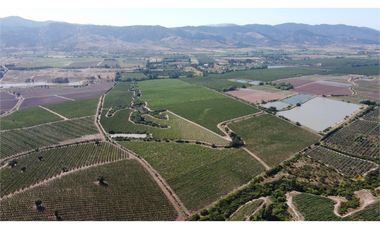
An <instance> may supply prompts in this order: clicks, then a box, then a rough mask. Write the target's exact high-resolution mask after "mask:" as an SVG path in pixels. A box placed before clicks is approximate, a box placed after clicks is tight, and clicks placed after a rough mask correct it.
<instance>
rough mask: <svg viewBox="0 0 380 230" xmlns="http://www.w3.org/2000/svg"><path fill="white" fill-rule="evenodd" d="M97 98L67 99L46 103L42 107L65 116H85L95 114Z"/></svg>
mask: <svg viewBox="0 0 380 230" xmlns="http://www.w3.org/2000/svg"><path fill="white" fill-rule="evenodd" d="M98 102H99V99H98V98H94V99H87V100H79V101H67V102H62V103H57V104H48V105H44V107H46V108H48V109H50V110H52V111H54V112H57V113H59V114H61V115H62V116H64V117H67V118H76V117H85V116H91V115H95V113H96V108H97V107H98Z"/></svg>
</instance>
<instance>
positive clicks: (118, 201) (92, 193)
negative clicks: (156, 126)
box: [0, 160, 177, 221]
mask: <svg viewBox="0 0 380 230" xmlns="http://www.w3.org/2000/svg"><path fill="white" fill-rule="evenodd" d="M100 175H102V176H103V177H104V179H105V182H104V184H103V185H100V184H99V183H97V180H96V179H97V177H98V176H100ZM38 198H39V199H41V200H42V204H41V207H40V211H39V210H37V209H36V205H35V200H36V199H38ZM0 204H1V205H0V208H1V212H0V215H1V216H0V218H1V220H12V221H15V220H23V221H25V220H29V221H30V220H34V221H36V220H50V221H53V220H56V217H55V216H54V214H53V213H54V209H57V210H58V216H59V219H62V220H66V221H67V220H69V221H79V220H87V221H89V220H101V221H116V220H118V221H168V220H174V219H175V218H176V216H177V213H176V211H175V209H174V207H173V206H172V205H171V203H170V202H169V200H168V199H167V197H166V196H165V195H164V194H163V192H162V190H161V189H160V188H159V187H158V185H157V183H156V182H155V181H154V180H153V178H152V177H151V176H150V175H149V173H148V172H147V171H146V170H145V169H144V167H143V166H141V165H140V164H139V162H137V161H136V160H122V161H119V162H113V163H109V164H105V165H100V166H96V167H91V168H88V169H85V170H81V171H78V172H74V173H71V174H67V175H65V176H62V177H61V178H57V179H56V180H53V181H51V182H50V183H46V184H43V185H40V186H37V187H35V188H32V189H29V190H26V191H23V192H21V193H18V194H15V195H13V196H12V197H9V198H4V199H2V200H1V201H0Z"/></svg>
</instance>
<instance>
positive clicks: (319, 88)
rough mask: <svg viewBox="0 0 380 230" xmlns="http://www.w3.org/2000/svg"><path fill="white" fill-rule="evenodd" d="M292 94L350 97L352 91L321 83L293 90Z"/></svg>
mask: <svg viewBox="0 0 380 230" xmlns="http://www.w3.org/2000/svg"><path fill="white" fill-rule="evenodd" d="M290 91H292V92H297V93H306V94H313V95H333V94H334V95H349V94H352V91H351V90H350V89H349V88H347V87H339V86H332V85H322V84H319V83H311V84H308V85H304V86H300V87H296V88H294V89H291V90H290Z"/></svg>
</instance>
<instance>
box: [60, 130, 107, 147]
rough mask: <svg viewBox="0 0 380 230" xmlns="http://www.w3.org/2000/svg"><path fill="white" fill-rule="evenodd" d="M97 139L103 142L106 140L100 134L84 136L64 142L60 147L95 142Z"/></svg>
mask: <svg viewBox="0 0 380 230" xmlns="http://www.w3.org/2000/svg"><path fill="white" fill-rule="evenodd" d="M95 139H101V140H103V141H104V140H105V139H104V136H103V135H102V134H100V133H98V134H91V135H84V136H81V137H79V138H75V139H69V140H64V141H61V142H59V144H58V145H67V144H74V143H76V142H83V141H90V140H95Z"/></svg>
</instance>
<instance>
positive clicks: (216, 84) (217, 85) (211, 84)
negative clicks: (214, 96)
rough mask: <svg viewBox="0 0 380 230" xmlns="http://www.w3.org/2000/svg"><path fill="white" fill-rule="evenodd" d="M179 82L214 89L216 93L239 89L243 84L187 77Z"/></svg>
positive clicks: (209, 78) (208, 78)
mask: <svg viewBox="0 0 380 230" xmlns="http://www.w3.org/2000/svg"><path fill="white" fill-rule="evenodd" d="M180 80H181V81H184V82H187V83H190V84H196V85H201V86H204V87H207V88H210V89H214V90H217V91H222V90H223V89H227V88H228V87H231V86H236V88H241V87H242V86H243V85H244V84H243V83H240V82H233V81H227V80H225V79H217V78H211V77H187V78H180Z"/></svg>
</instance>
